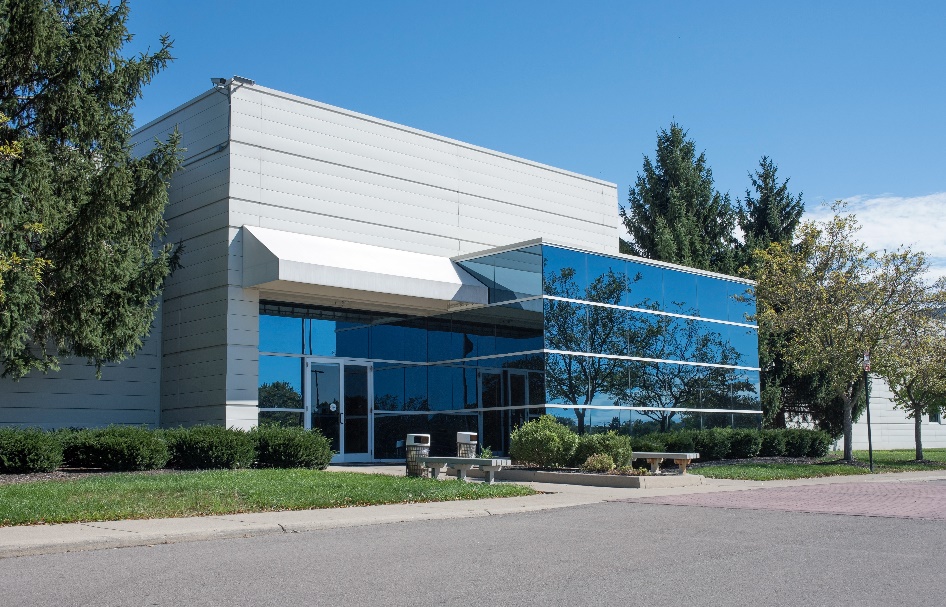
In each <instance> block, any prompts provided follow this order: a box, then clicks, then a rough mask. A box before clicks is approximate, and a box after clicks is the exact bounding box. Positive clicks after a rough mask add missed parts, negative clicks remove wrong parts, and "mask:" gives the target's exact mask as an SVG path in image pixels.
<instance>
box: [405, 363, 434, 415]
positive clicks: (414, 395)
mask: <svg viewBox="0 0 946 607" xmlns="http://www.w3.org/2000/svg"><path fill="white" fill-rule="evenodd" d="M404 410H405V411H430V400H429V398H428V395H427V367H420V366H418V367H414V366H409V367H405V368H404Z"/></svg>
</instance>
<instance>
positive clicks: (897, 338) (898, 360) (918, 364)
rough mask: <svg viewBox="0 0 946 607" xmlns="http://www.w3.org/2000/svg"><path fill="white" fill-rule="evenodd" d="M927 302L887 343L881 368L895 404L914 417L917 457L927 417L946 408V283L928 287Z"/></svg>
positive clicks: (919, 288) (922, 286) (919, 287)
mask: <svg viewBox="0 0 946 607" xmlns="http://www.w3.org/2000/svg"><path fill="white" fill-rule="evenodd" d="M916 290H917V291H918V292H920V293H924V292H925V293H926V296H927V298H926V302H925V305H924V303H923V302H917V308H916V309H915V310H914V311H913V313H912V314H911V315H910V317H909V318H907V319H906V322H904V323H903V327H902V328H901V329H900V330H899V331H897V332H896V333H895V334H894V335H892V336H891V338H890V339H889V340H888V342H887V343H886V347H885V348H884V349H883V352H882V353H881V361H882V363H883V364H882V365H881V367H880V371H881V373H882V375H883V377H884V379H885V380H886V381H887V384H888V385H889V386H890V391H891V392H893V398H894V405H895V406H896V407H897V408H899V409H902V410H903V411H905V412H906V413H907V417H909V418H911V419H913V434H914V439H915V442H916V459H917V460H922V459H923V417H924V416H927V415H942V413H943V412H944V410H946V322H944V319H943V316H942V314H943V309H944V304H946V282H943V281H940V282H939V283H937V284H936V285H935V286H933V287H931V288H927V287H926V285H925V284H919V285H916Z"/></svg>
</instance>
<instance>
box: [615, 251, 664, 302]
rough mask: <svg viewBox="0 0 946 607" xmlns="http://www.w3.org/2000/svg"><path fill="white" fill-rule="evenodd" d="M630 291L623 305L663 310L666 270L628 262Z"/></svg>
mask: <svg viewBox="0 0 946 607" xmlns="http://www.w3.org/2000/svg"><path fill="white" fill-rule="evenodd" d="M626 272H627V282H628V291H627V293H625V295H624V301H623V302H622V304H623V305H625V306H629V307H632V308H643V309H645V310H662V309H663V305H664V269H663V268H660V267H658V266H652V265H649V264H645V263H638V262H634V261H629V262H627V269H626Z"/></svg>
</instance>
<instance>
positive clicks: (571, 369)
mask: <svg viewBox="0 0 946 607" xmlns="http://www.w3.org/2000/svg"><path fill="white" fill-rule="evenodd" d="M634 364H635V363H634V362H633V361H628V360H622V359H614V358H601V357H590V356H576V355H569V354H547V355H546V357H545V392H546V399H547V401H546V402H549V403H558V404H571V405H574V406H583V405H589V404H590V405H611V404H615V403H617V402H618V401H619V400H621V399H622V398H623V397H624V396H625V394H626V392H627V369H628V367H629V366H632V365H634Z"/></svg>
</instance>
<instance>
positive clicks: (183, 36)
mask: <svg viewBox="0 0 946 607" xmlns="http://www.w3.org/2000/svg"><path fill="white" fill-rule="evenodd" d="M131 7H132V17H131V20H130V24H129V29H130V30H131V32H132V33H134V34H135V35H136V38H135V40H134V42H133V43H132V45H131V47H130V48H132V49H133V50H140V49H143V48H146V47H147V46H148V45H149V44H150V45H152V46H154V45H156V44H157V38H158V36H159V35H160V34H161V33H164V32H167V33H169V34H170V35H171V37H172V38H173V39H174V40H175V46H174V54H175V56H176V57H177V60H176V61H175V62H174V63H172V64H171V66H170V67H169V68H168V69H167V70H166V71H165V72H163V73H162V74H160V75H159V76H158V77H157V78H156V79H155V81H154V82H153V83H152V85H151V86H149V87H148V88H147V89H146V91H145V97H144V99H143V100H142V101H141V102H140V103H139V106H138V110H137V120H138V123H139V124H143V123H144V122H147V121H149V120H151V119H152V118H155V117H157V116H159V115H160V114H162V113H163V112H164V111H166V110H168V109H170V108H172V107H174V106H175V105H177V104H179V103H181V102H183V101H186V100H187V99H190V98H191V97H194V96H196V95H197V94H199V93H200V92H202V91H204V90H205V89H207V88H209V87H210V81H209V78H210V77H212V76H225V77H230V76H232V75H234V74H238V75H241V76H246V77H249V78H253V79H254V80H256V81H257V82H258V83H259V84H261V85H264V86H267V87H271V88H276V89H280V90H284V91H287V92H290V93H294V94H297V95H301V96H304V97H309V98H313V99H317V100H319V101H323V102H326V103H330V104H334V105H338V106H342V107H345V108H348V109H352V110H356V111H359V112H363V113H366V114H370V115H373V116H377V117H380V118H384V119H387V120H392V121H395V122H399V123H403V124H407V125H410V126H412V127H416V128H420V129H424V130H428V131H432V132H434V133H438V134H441V135H445V136H448V137H453V138H456V139H460V140H463V141H468V142H471V143H474V144H477V145H481V146H484V147H488V148H493V149H496V150H500V151H503V152H506V153H509V154H515V155H518V156H523V157H526V158H529V159H532V160H536V161H539V162H544V163H547V164H551V165H554V166H558V167H562V168H565V169H569V170H573V171H576V172H579V173H584V174H588V175H592V176H595V177H600V178H602V179H606V180H608V181H613V182H615V183H617V184H618V194H619V200H621V201H624V200H625V199H626V197H627V188H628V185H629V184H630V183H631V182H633V180H634V179H635V177H636V175H637V173H638V172H639V171H640V170H641V165H642V159H643V155H644V154H647V155H651V156H652V155H653V150H654V147H655V141H656V134H657V131H658V130H659V129H661V128H666V127H668V125H669V124H670V123H671V121H673V120H676V121H677V122H679V123H680V124H682V125H683V126H684V128H686V129H688V131H689V134H690V137H691V138H692V139H694V141H695V142H696V144H697V147H698V148H699V149H701V150H705V152H706V156H707V160H708V162H709V164H710V166H711V167H712V169H713V175H714V177H715V179H716V186H717V188H719V189H720V190H722V191H728V192H730V194H731V195H732V196H733V197H734V198H735V197H737V196H742V195H743V193H744V191H745V189H746V187H748V185H749V181H748V177H747V172H748V171H750V170H753V169H754V168H755V167H756V166H757V164H758V161H759V158H760V157H761V156H762V155H763V154H765V155H768V156H770V157H772V158H773V159H774V160H775V162H776V163H777V164H778V166H779V170H780V174H782V175H783V176H785V177H791V182H790V184H791V189H792V191H794V192H798V191H803V192H804V197H805V200H806V202H807V206H808V209H809V210H810V211H811V212H812V214H813V216H815V215H817V214H818V213H819V204H820V203H821V202H822V201H831V200H834V199H839V198H840V199H848V200H850V202H851V208H852V209H853V210H854V211H855V212H856V213H857V214H858V216H859V217H860V218H861V220H862V223H864V225H865V230H864V233H863V236H864V239H865V240H866V241H867V242H868V244H870V245H871V246H874V247H876V248H883V247H894V246H897V245H899V244H915V245H917V246H918V247H919V248H922V249H924V250H927V251H928V252H930V253H931V254H933V255H934V256H935V257H936V260H935V261H936V263H937V264H938V268H937V271H938V272H940V273H946V237H944V234H946V213H944V212H942V211H944V210H946V110H944V108H946V35H944V34H943V32H944V31H946V2H938V1H929V2H896V3H893V2H870V1H860V2H853V1H852V2H805V1H795V2H791V3H788V2H783V3H763V2H757V1H756V2H735V1H733V2H668V3H657V2H651V3H644V2H630V1H622V2H590V1H589V2H576V1H574V0H573V1H571V2H559V1H554V0H546V1H543V2H538V1H535V2H533V1H510V2H498V1H495V2H447V1H440V2H433V1H425V2H410V1H398V2H392V1H385V2H382V1H373V2H356V1H351V0H350V1H337V2H327V1H326V2H319V1H279V0H273V1H270V2H260V1H259V0H255V1H252V2H250V1H244V0H229V1H225V2H224V1H218V0H190V1H189V2H184V1H180V0H160V1H156V0H131Z"/></svg>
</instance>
